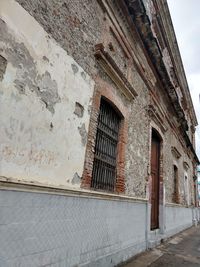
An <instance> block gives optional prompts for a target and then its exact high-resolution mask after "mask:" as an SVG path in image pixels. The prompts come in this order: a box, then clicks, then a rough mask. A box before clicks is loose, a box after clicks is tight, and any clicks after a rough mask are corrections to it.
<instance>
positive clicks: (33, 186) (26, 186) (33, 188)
mask: <svg viewBox="0 0 200 267" xmlns="http://www.w3.org/2000/svg"><path fill="white" fill-rule="evenodd" d="M0 190H12V191H20V192H32V193H43V194H53V195H62V196H70V197H73V196H74V197H77V196H78V197H83V198H90V199H91V198H93V199H103V200H112V201H114V200H115V201H125V202H135V203H144V204H146V203H147V199H146V198H136V197H132V196H125V195H119V194H114V193H107V192H97V191H92V190H86V189H70V188H67V187H65V186H53V185H47V184H41V183H37V182H34V183H31V182H28V181H18V180H16V179H12V178H9V181H8V180H7V178H4V177H2V176H0Z"/></svg>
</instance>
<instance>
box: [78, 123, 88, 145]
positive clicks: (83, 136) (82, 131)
mask: <svg viewBox="0 0 200 267" xmlns="http://www.w3.org/2000/svg"><path fill="white" fill-rule="evenodd" d="M78 130H79V133H80V136H81V142H82V145H83V146H85V145H86V143H87V131H86V129H85V123H83V124H82V125H81V127H78Z"/></svg>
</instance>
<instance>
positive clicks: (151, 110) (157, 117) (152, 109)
mask: <svg viewBox="0 0 200 267" xmlns="http://www.w3.org/2000/svg"><path fill="white" fill-rule="evenodd" d="M148 114H149V117H150V118H151V119H152V120H154V122H155V123H156V124H157V125H158V126H159V128H160V129H161V131H162V132H163V133H165V132H166V131H167V127H166V125H165V124H164V121H163V119H162V117H163V116H162V114H161V113H160V112H159V110H158V108H157V107H156V106H155V105H152V104H150V105H148Z"/></svg>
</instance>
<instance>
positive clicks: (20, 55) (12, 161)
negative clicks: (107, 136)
mask: <svg viewBox="0 0 200 267" xmlns="http://www.w3.org/2000/svg"><path fill="white" fill-rule="evenodd" d="M19 17H20V20H19ZM0 34H1V40H0V55H1V57H0V62H1V64H0V66H1V68H0V69H1V70H0V71H1V81H0V92H1V94H0V96H1V113H0V116H1V118H0V120H1V134H0V135H1V176H4V177H7V178H16V179H18V180H29V181H38V182H41V183H46V184H54V185H67V184H71V185H72V186H76V185H77V184H78V186H79V185H80V176H81V175H82V171H83V163H84V156H85V147H86V141H87V131H88V125H89V117H90V105H91V98H92V95H93V87H94V82H93V81H92V80H91V78H89V76H88V75H87V74H86V72H85V71H84V70H83V69H82V68H81V67H80V66H79V65H78V64H77V63H76V62H75V61H74V60H73V58H72V57H71V56H69V55H67V53H66V51H64V50H63V49H62V48H60V46H58V44H57V43H56V42H55V41H54V40H53V39H52V38H51V37H50V36H49V35H48V34H47V33H46V32H45V31H44V30H43V29H42V27H41V26H40V25H39V24H38V23H37V22H36V21H35V19H33V17H32V16H30V15H29V14H28V13H27V12H26V11H25V10H24V9H23V8H22V7H21V6H20V5H19V4H18V3H16V2H15V1H12V0H9V1H6V0H3V1H1V3H0Z"/></svg>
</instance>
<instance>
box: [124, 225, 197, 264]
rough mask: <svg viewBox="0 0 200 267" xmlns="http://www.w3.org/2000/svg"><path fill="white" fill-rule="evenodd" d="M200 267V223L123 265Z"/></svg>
mask: <svg viewBox="0 0 200 267" xmlns="http://www.w3.org/2000/svg"><path fill="white" fill-rule="evenodd" d="M147 266H149V267H182V266H184V267H200V225H198V226H197V227H192V228H190V229H188V230H186V231H184V232H182V233H180V234H178V235H176V236H175V237H173V238H171V239H170V240H168V241H167V242H166V243H164V244H162V245H160V246H158V247H157V248H155V249H153V250H150V251H148V252H145V253H143V254H140V255H139V256H137V257H135V258H134V259H133V260H132V261H131V262H129V263H127V264H125V265H123V267H147Z"/></svg>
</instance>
